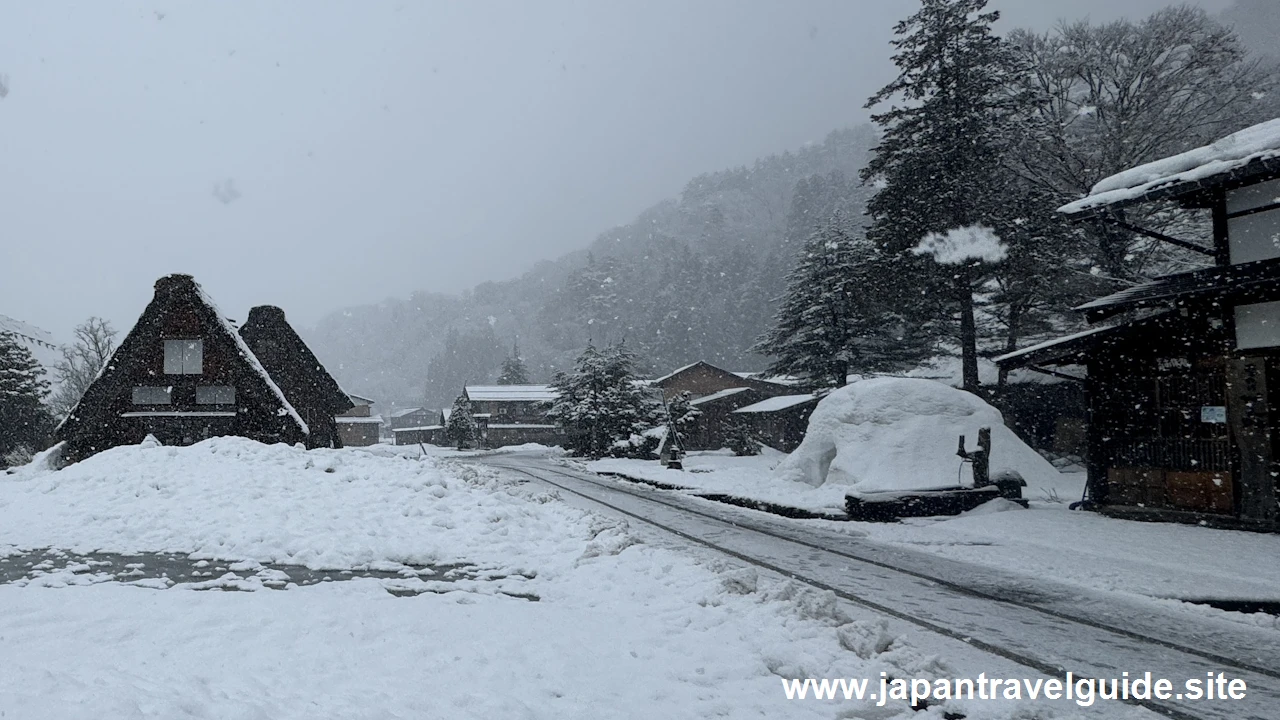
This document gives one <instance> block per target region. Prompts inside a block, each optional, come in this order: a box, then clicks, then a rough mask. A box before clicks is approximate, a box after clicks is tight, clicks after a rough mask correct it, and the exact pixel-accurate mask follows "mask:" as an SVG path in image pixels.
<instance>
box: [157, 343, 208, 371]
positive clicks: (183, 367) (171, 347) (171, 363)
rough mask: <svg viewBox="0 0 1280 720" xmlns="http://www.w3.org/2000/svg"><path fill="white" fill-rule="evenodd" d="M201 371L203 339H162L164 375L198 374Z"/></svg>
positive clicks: (202, 367) (202, 369)
mask: <svg viewBox="0 0 1280 720" xmlns="http://www.w3.org/2000/svg"><path fill="white" fill-rule="evenodd" d="M203 372H204V341H203V340H200V339H199V338H194V339H183V340H165V341H164V374H165V375H199V374H201V373H203Z"/></svg>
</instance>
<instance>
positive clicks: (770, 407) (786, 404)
mask: <svg viewBox="0 0 1280 720" xmlns="http://www.w3.org/2000/svg"><path fill="white" fill-rule="evenodd" d="M817 397H818V396H817V395H814V394H813V393H805V394H803V395H778V396H777V397H771V398H767V399H765V400H761V401H760V402H758V403H754V404H752V405H747V406H746V407H740V408H738V409H737V410H734V412H739V413H763V412H778V411H779V410H786V409H787V408H792V407H795V406H797V405H803V404H805V403H807V402H810V401H812V400H815V399H816V398H817Z"/></svg>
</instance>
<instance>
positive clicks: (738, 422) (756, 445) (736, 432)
mask: <svg viewBox="0 0 1280 720" xmlns="http://www.w3.org/2000/svg"><path fill="white" fill-rule="evenodd" d="M724 441H725V444H726V445H728V447H729V449H730V450H732V451H733V454H734V455H737V456H738V457H748V456H753V455H759V454H760V448H761V445H763V444H764V443H761V442H760V438H758V437H756V433H755V431H754V430H752V429H751V426H750V425H748V424H747V422H746V421H745V420H743V419H742V418H741V417H735V418H732V419H730V420H729V425H728V427H727V428H726V429H725V436H724Z"/></svg>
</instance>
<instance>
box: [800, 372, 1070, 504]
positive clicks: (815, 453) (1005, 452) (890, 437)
mask: <svg viewBox="0 0 1280 720" xmlns="http://www.w3.org/2000/svg"><path fill="white" fill-rule="evenodd" d="M982 427H989V428H991V473H992V475H993V476H995V475H998V474H999V473H1001V472H1006V471H1015V472H1017V473H1018V474H1020V475H1022V477H1023V478H1024V479H1025V480H1026V481H1027V484H1028V486H1030V488H1031V489H1033V490H1034V489H1036V488H1039V487H1056V486H1057V485H1058V483H1059V479H1058V471H1057V470H1055V469H1054V468H1053V466H1052V465H1050V464H1049V462H1048V461H1046V460H1045V459H1044V458H1042V457H1041V456H1040V455H1039V454H1038V453H1036V451H1035V450H1032V449H1031V448H1030V447H1029V446H1028V445H1027V444H1026V443H1024V442H1023V441H1022V440H1021V439H1019V438H1018V436H1017V435H1015V434H1014V432H1013V431H1012V430H1010V429H1009V428H1008V427H1006V426H1005V424H1004V419H1003V418H1002V417H1001V415H1000V411H999V410H996V409H995V408H994V407H992V406H990V405H988V404H987V403H986V402H984V401H983V400H982V399H981V398H979V397H977V396H975V395H973V394H971V393H967V392H964V391H963V390H957V389H956V388H953V387H949V386H947V385H944V384H943V383H939V382H934V381H931V380H918V379H909V378H872V379H868V380H860V381H858V382H855V383H852V384H850V385H847V386H845V387H843V388H840V389H839V390H836V391H835V392H833V393H831V394H830V395H828V396H827V397H825V398H823V399H822V401H821V402H819V403H818V406H817V407H816V408H814V411H813V415H811V416H810V418H809V429H808V432H807V433H806V435H805V438H804V441H803V442H802V443H801V444H800V447H798V448H797V449H796V450H795V452H793V453H791V455H790V456H788V457H787V459H786V460H784V461H783V462H782V463H781V464H780V465H779V466H778V470H777V477H778V479H779V481H783V482H785V481H791V482H799V483H805V484H807V485H809V486H812V487H829V486H840V487H842V488H843V489H846V490H848V491H850V492H875V491H882V490H920V489H928V488H937V487H944V486H948V485H956V484H957V483H959V484H964V485H968V484H972V482H973V476H972V472H971V469H970V468H969V467H968V465H964V466H962V465H961V461H960V458H959V457H957V456H956V444H957V439H958V437H959V436H960V435H962V434H963V435H964V436H965V437H966V443H967V446H968V448H969V449H974V448H976V447H977V445H976V443H977V439H978V429H979V428H982Z"/></svg>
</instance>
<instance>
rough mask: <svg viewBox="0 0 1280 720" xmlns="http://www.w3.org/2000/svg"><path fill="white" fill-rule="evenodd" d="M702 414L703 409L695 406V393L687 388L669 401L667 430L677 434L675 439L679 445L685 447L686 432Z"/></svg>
mask: <svg viewBox="0 0 1280 720" xmlns="http://www.w3.org/2000/svg"><path fill="white" fill-rule="evenodd" d="M701 415H702V411H701V410H699V409H698V408H696V407H694V405H693V395H692V394H690V393H689V391H687V390H686V391H684V392H682V393H680V394H679V395H676V396H675V397H673V398H671V399H670V400H668V401H667V408H666V416H667V417H666V420H667V432H668V433H674V434H675V437H674V440H675V441H676V444H677V446H678V447H681V448H683V447H684V441H685V433H687V432H688V431H689V430H690V429H691V428H692V427H693V424H694V423H695V422H697V420H698V418H699V417H701Z"/></svg>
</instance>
